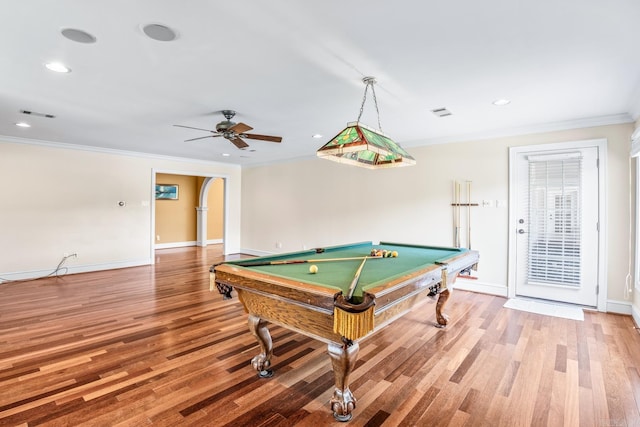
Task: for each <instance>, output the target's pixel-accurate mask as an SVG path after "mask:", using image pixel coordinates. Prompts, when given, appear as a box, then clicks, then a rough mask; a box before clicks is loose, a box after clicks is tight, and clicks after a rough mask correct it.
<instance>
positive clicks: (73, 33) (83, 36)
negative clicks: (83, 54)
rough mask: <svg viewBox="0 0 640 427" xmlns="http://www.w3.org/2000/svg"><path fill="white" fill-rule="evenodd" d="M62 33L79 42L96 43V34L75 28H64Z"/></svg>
mask: <svg viewBox="0 0 640 427" xmlns="http://www.w3.org/2000/svg"><path fill="white" fill-rule="evenodd" d="M60 33H61V34H62V35H63V36H64V37H66V38H68V39H69V40H71V41H74V42H78V43H95V42H96V41H97V39H96V36H94V35H93V34H89V33H87V32H86V31H82V30H77V29H75V28H63V29H62V30H61V31H60Z"/></svg>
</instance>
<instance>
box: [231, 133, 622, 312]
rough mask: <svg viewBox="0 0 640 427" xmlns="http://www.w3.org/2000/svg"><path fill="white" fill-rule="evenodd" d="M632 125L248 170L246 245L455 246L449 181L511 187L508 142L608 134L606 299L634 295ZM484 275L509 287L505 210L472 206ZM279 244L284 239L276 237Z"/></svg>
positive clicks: (504, 190) (491, 194)
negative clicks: (359, 160) (373, 159)
mask: <svg viewBox="0 0 640 427" xmlns="http://www.w3.org/2000/svg"><path fill="white" fill-rule="evenodd" d="M632 131H633V124H624V125H612V126H601V127H594V128H585V129H575V130H568V131H561V132H550V133H540V134H535V135H525V136H518V137H510V138H496V139H488V140H482V141H467V142H460V143H455V144H444V145H431V146H422V147H413V148H408V151H409V152H410V153H411V154H412V156H414V157H415V158H416V160H417V165H416V166H413V167H407V168H398V169H388V170H379V171H370V170H366V169H360V168H355V167H349V166H345V165H341V164H337V163H333V162H328V161H325V160H320V159H311V160H305V161H299V162H291V163H282V164H279V165H270V166H261V167H254V168H245V169H243V178H242V247H243V248H245V249H246V250H252V251H255V252H256V253H259V252H281V251H289V250H298V249H302V248H303V247H316V246H325V245H332V244H340V243H346V242H354V241H363V240H373V241H378V240H386V241H400V242H407V243H427V244H433V245H452V243H453V242H452V235H453V232H452V208H451V206H450V204H451V198H452V196H451V193H452V188H451V187H452V181H453V180H459V181H465V180H470V181H472V182H473V195H472V198H473V199H474V200H473V201H482V200H493V201H496V200H503V201H507V200H508V196H509V182H508V180H509V147H512V146H522V145H534V144H545V143H554V142H566V141H581V140H589V139H597V138H606V139H607V140H608V153H607V155H608V165H607V166H608V168H607V181H608V182H607V211H608V212H607V214H608V224H607V225H608V232H609V235H608V252H607V254H606V255H607V258H608V266H607V267H608V275H607V278H608V298H609V300H610V301H611V302H612V304H618V303H621V304H622V305H625V304H627V305H628V307H629V308H630V304H631V302H630V301H628V300H625V295H624V283H625V276H626V274H627V269H628V268H627V265H628V256H629V251H628V238H629V233H630V230H629V219H628V206H629V168H628V158H629V137H630V135H631V133H632ZM471 222H472V246H473V249H477V250H479V251H480V256H481V263H480V270H479V271H478V282H479V283H482V284H486V285H487V286H494V287H496V288H500V287H501V288H502V289H503V290H504V289H505V287H506V285H507V263H508V252H507V251H508V209H507V208H506V207H502V208H497V207H493V208H482V207H478V208H474V209H473V211H472V221H471ZM277 243H281V244H282V248H281V249H280V248H277V247H276V244H277Z"/></svg>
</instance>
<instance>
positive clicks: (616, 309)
mask: <svg viewBox="0 0 640 427" xmlns="http://www.w3.org/2000/svg"><path fill="white" fill-rule="evenodd" d="M632 311H633V304H631V301H615V300H607V313H617V314H632Z"/></svg>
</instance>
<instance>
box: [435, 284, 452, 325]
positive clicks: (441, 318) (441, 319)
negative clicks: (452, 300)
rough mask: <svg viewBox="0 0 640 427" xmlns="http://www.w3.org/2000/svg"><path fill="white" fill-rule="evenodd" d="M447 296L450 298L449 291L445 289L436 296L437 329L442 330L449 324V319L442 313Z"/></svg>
mask: <svg viewBox="0 0 640 427" xmlns="http://www.w3.org/2000/svg"><path fill="white" fill-rule="evenodd" d="M449 296H451V294H450V292H449V289H445V290H444V291H442V292H440V294H439V295H438V302H437V303H436V320H437V321H438V323H437V324H436V326H437V327H438V328H444V327H445V326H447V323H449V317H448V316H447V315H446V314H444V313H443V312H442V311H443V310H444V306H445V305H446V304H447V301H448V300H449Z"/></svg>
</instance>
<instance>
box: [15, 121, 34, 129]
mask: <svg viewBox="0 0 640 427" xmlns="http://www.w3.org/2000/svg"><path fill="white" fill-rule="evenodd" d="M16 126H18V127H21V128H30V127H31V125H30V124H29V123H25V122H18V123H16Z"/></svg>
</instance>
